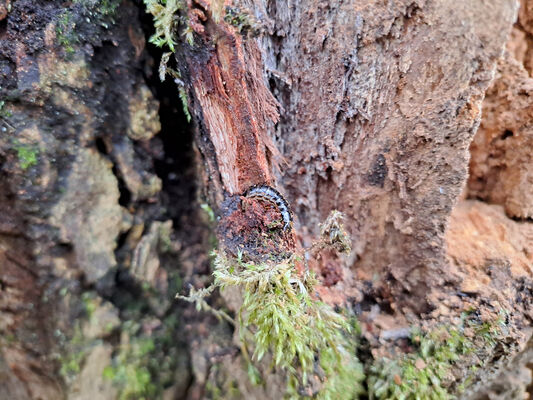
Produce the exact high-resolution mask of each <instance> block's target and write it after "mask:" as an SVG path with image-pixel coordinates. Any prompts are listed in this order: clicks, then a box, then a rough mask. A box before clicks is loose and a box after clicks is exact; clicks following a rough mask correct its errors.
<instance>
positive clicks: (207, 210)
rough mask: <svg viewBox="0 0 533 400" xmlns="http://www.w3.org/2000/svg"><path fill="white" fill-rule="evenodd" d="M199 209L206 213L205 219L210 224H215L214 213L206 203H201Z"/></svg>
mask: <svg viewBox="0 0 533 400" xmlns="http://www.w3.org/2000/svg"><path fill="white" fill-rule="evenodd" d="M200 208H201V209H202V210H204V212H205V213H206V215H207V219H208V221H209V222H210V223H213V222H215V212H214V211H213V209H212V208H211V207H210V206H209V204H207V203H202V204H200Z"/></svg>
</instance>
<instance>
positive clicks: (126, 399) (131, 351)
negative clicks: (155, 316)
mask: <svg viewBox="0 0 533 400" xmlns="http://www.w3.org/2000/svg"><path fill="white" fill-rule="evenodd" d="M161 322H162V324H161V325H160V326H159V328H158V329H156V330H155V331H154V332H152V333H151V334H150V335H148V334H146V333H144V332H143V331H142V324H141V323H139V322H136V321H133V320H131V321H126V322H124V324H123V325H122V331H121V335H120V345H119V347H118V351H117V352H116V354H115V356H114V357H113V360H112V363H111V365H108V366H107V367H105V368H104V371H103V376H104V378H106V379H109V380H111V381H112V382H113V384H114V385H115V386H116V387H117V388H118V390H119V397H118V399H119V400H131V399H135V400H138V399H157V398H160V397H161V396H162V393H163V390H164V388H165V387H168V386H170V385H171V384H172V381H173V379H174V371H175V368H176V364H177V360H178V358H179V355H178V347H177V346H176V341H177V339H176V338H175V337H174V334H175V332H176V326H177V319H176V317H175V316H174V315H170V316H169V317H167V318H166V319H164V320H163V321H161Z"/></svg>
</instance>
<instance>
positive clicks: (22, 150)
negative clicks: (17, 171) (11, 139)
mask: <svg viewBox="0 0 533 400" xmlns="http://www.w3.org/2000/svg"><path fill="white" fill-rule="evenodd" d="M14 148H15V151H16V152H17V158H18V160H19V165H20V168H22V169H23V170H27V169H28V168H30V167H33V166H34V165H37V156H38V154H39V149H38V148H37V147H36V146H34V145H29V144H22V143H17V144H15V146H14Z"/></svg>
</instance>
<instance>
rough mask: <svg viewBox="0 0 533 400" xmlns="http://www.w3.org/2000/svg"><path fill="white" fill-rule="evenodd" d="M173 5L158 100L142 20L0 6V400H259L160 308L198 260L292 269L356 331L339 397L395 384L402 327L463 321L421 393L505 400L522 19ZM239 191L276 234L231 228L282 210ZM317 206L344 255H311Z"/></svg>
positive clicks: (445, 2) (118, 5) (522, 129)
mask: <svg viewBox="0 0 533 400" xmlns="http://www.w3.org/2000/svg"><path fill="white" fill-rule="evenodd" d="M154 2H155V0H153V1H146V3H154ZM463 3H464V4H463ZM166 4H167V9H168V8H169V7H170V5H171V4H173V2H171V1H170V0H167V3H166ZM176 4H178V6H177V8H176V9H175V10H174V11H173V12H175V13H176V14H175V18H174V19H170V20H168V21H170V22H168V21H167V22H168V24H169V25H168V28H169V29H170V30H172V29H174V30H176V32H175V33H174V39H175V40H176V42H177V43H176V46H175V48H174V50H175V54H174V57H173V59H172V60H171V61H169V63H168V66H166V67H164V66H163V67H164V68H167V70H168V72H169V73H170V74H171V76H172V77H173V78H174V79H169V77H168V75H167V79H166V80H164V81H163V82H161V81H160V79H159V76H158V67H159V62H160V60H161V58H163V60H164V59H165V58H166V57H167V56H168V55H166V54H163V53H164V51H161V50H160V49H157V48H156V47H155V46H153V45H151V44H147V43H146V39H147V38H149V37H151V35H152V34H153V33H154V22H153V20H152V15H149V14H147V13H146V12H145V10H144V7H145V6H144V5H143V4H140V3H139V2H132V1H130V0H123V1H120V0H101V1H97V0H77V1H74V2H66V3H64V4H60V3H54V2H48V1H31V0H16V1H13V0H11V1H10V0H3V1H0V49H1V50H0V71H1V73H0V88H1V89H0V90H1V92H0V93H1V95H0V125H1V136H0V171H1V175H0V188H1V191H0V209H1V210H2V212H1V213H0V265H1V269H0V310H1V314H0V399H4V398H5V399H60V398H65V399H89V398H98V399H140V398H148V399H156V398H164V399H185V398H187V399H200V398H246V399H252V398H257V399H271V398H282V396H283V394H284V390H285V379H286V377H285V373H284V372H283V371H280V370H277V371H273V370H268V368H267V367H268V365H266V366H265V365H264V363H263V366H262V367H260V364H261V363H257V364H258V366H259V367H260V370H261V372H262V378H263V384H262V385H259V386H254V385H252V383H251V382H250V380H249V377H248V375H247V372H246V361H247V360H246V354H244V353H243V351H244V350H243V348H242V347H240V346H239V337H238V334H237V333H238V332H237V331H234V328H233V327H232V326H231V324H227V323H225V322H221V321H219V320H218V319H216V318H214V317H213V316H212V315H210V314H209V313H206V312H203V311H201V312H199V311H197V310H196V309H195V308H194V307H192V306H191V305H188V304H187V303H186V302H182V301H176V300H174V296H175V294H176V293H177V292H179V293H182V294H183V293H186V292H187V291H188V288H189V287H190V286H193V287H196V288H201V287H207V286H208V285H209V284H210V283H211V281H212V278H211V269H210V251H211V250H212V249H213V248H214V247H217V249H218V251H220V252H225V253H226V254H228V255H234V256H237V254H241V252H242V250H243V249H244V250H245V251H246V252H248V253H249V255H250V257H259V258H258V259H259V260H262V261H264V260H266V259H276V260H277V259H281V258H283V257H284V254H286V253H287V252H289V253H298V254H306V255H307V256H309V255H311V256H310V257H307V259H306V266H307V268H310V269H311V270H313V271H314V272H315V273H316V274H317V275H318V278H319V284H318V287H317V288H316V291H317V296H318V297H319V298H320V299H321V300H323V301H324V302H326V303H328V304H330V305H332V306H335V307H337V309H339V310H343V311H344V313H347V314H353V315H356V316H357V319H358V321H359V324H360V325H361V333H360V335H359V336H358V338H357V340H358V343H359V344H358V346H359V347H358V350H357V357H358V359H359V361H360V362H361V363H362V364H363V365H364V370H363V371H364V378H363V387H364V389H365V390H366V394H362V395H361V397H360V398H361V399H363V398H368V397H369V396H372V394H371V393H372V390H373V385H375V382H376V379H378V382H381V381H386V382H388V383H387V384H388V385H390V388H391V389H390V390H395V389H394V387H395V385H396V386H398V387H400V386H401V385H402V384H404V383H405V382H407V380H406V379H407V378H406V375H402V373H403V372H404V371H402V370H399V372H398V373H391V375H390V376H389V377H387V376H386V374H385V373H383V372H382V371H378V372H376V369H377V370H379V368H378V367H376V366H379V365H382V364H379V363H380V362H384V363H385V364H384V365H389V366H391V365H393V364H394V363H397V365H404V364H401V362H403V361H401V360H405V359H409V357H412V359H413V363H414V364H413V365H415V369H416V370H419V371H426V366H427V365H426V364H427V362H428V361H427V360H426V359H424V358H423V357H422V356H420V357H419V358H417V357H418V356H410V354H411V355H412V354H418V353H416V351H417V350H416V348H417V342H416V340H415V339H413V338H416V336H411V339H409V330H412V329H415V330H416V329H421V330H422V331H423V332H426V333H428V335H429V336H428V337H431V336H430V334H431V332H435V331H436V330H438V329H440V327H446V329H448V330H450V329H451V331H453V332H455V330H453V329H455V328H456V327H459V326H461V327H463V325H462V324H463V323H464V321H465V320H468V321H470V322H469V323H472V324H473V325H468V326H466V328H465V329H464V330H463V329H462V328H461V329H462V330H460V333H461V335H462V336H464V337H465V338H466V339H465V340H466V341H467V342H468V343H470V341H472V343H473V347H472V349H470V350H471V351H469V352H468V355H464V354H461V355H460V356H458V357H457V358H453V362H451V361H450V365H452V366H453V368H452V369H451V371H450V374H448V375H450V376H447V377H446V379H443V382H442V386H443V387H444V390H445V391H446V393H449V395H450V396H457V397H459V398H465V399H485V398H487V399H488V398H501V399H518V398H524V396H525V394H526V392H527V391H528V388H527V385H528V380H529V382H530V381H531V376H530V375H531V372H530V371H529V370H528V369H527V365H529V368H531V363H532V362H533V355H532V342H533V341H532V339H531V322H532V321H533V314H532V311H531V310H532V305H533V280H532V278H533V250H532V249H533V225H532V223H531V218H532V217H533V203H532V200H531V199H532V198H533V192H532V189H531V188H532V187H533V175H532V172H531V171H532V165H533V163H532V156H531V154H532V150H533V132H532V130H531V119H532V118H533V114H532V112H531V110H532V109H533V108H532V104H531V100H530V98H531V97H532V96H530V92H531V91H533V89H532V87H533V86H532V82H533V80H532V78H531V72H532V68H533V61H532V58H531V54H533V53H532V51H533V50H532V49H533V44H532V41H531V37H532V36H531V35H533V23H532V20H533V18H532V17H531V10H532V8H533V2H531V1H529V0H523V2H522V4H521V5H519V4H518V3H517V2H515V1H514V0H490V1H486V0H472V1H469V2H457V1H450V0H439V1H431V0H427V1H424V0H414V1H413V0H409V1H408V0H405V1H404V0H398V1H390V2H380V3H376V2H374V1H352V0H348V1H341V2H334V1H321V0H308V1H306V2H286V1H265V2H259V1H257V2H252V1H244V0H242V1H234V2H233V3H232V2H229V1H226V2H223V1H215V0H212V1H210V2H209V1H207V0H197V1H196V2H193V1H187V2H185V1H183V2H177V3H176ZM519 6H520V7H519ZM148 9H149V11H150V10H151V11H150V12H152V14H154V11H153V9H150V8H148ZM156 18H157V15H156ZM517 18H518V20H517ZM156 29H158V28H157V22H156ZM152 37H153V36H152ZM185 38H189V39H190V38H192V39H193V41H192V43H191V42H190V41H189V42H187V40H186V39H185ZM160 44H161V43H160ZM164 68H160V69H164ZM163 75H164V73H163ZM180 98H181V99H180ZM482 112H483V115H482ZM189 115H190V116H192V121H191V123H190V124H189V123H187V119H188V116H189ZM254 185H259V186H261V185H268V186H269V187H271V188H274V189H276V190H277V191H279V192H280V193H281V195H282V196H283V197H284V198H285V199H286V201H287V202H288V204H289V205H290V208H291V209H292V214H293V219H294V221H293V223H292V224H289V225H290V226H289V228H288V229H285V227H283V228H281V227H277V228H276V227H274V228H273V230H272V229H271V230H269V231H266V230H264V231H259V233H258V231H257V230H255V231H254V229H256V228H257V226H258V225H257V223H256V222H257V221H253V219H254V218H255V219H258V220H260V221H259V222H261V223H263V225H262V226H263V228H261V229H265V226H266V225H268V224H269V223H270V222H272V220H273V219H275V217H280V218H282V219H284V220H285V219H286V218H288V217H286V216H285V215H284V214H283V212H282V210H281V208H280V210H278V211H280V212H277V211H276V210H274V211H271V210H270V208H268V207H266V206H265V204H264V203H261V202H255V201H254V200H251V201H249V202H248V203H247V201H248V200H246V199H245V197H246V196H243V195H244V194H245V193H246V192H247V191H248V190H249V189H250V188H251V187H253V186H254ZM274 196H277V194H275V195H274ZM280 201H282V200H280ZM246 207H249V208H246ZM202 209H203V211H202ZM211 210H213V211H211ZM333 210H338V211H340V212H341V213H342V214H343V215H344V226H345V228H346V230H347V231H348V233H349V235H350V238H351V239H350V242H351V243H350V244H351V248H352V251H351V253H350V255H349V256H343V255H340V254H338V252H335V251H329V250H322V251H315V250H313V249H314V247H313V243H317V241H319V240H320V239H319V238H320V235H321V230H322V231H324V225H322V224H323V223H324V221H325V220H326V219H327V218H328V215H330V213H331V211H333ZM205 211H207V212H205ZM211 214H212V215H211ZM285 222H287V221H285ZM272 232H273V233H272ZM269 235H270V236H269ZM263 237H268V240H267V241H261V240H262V239H261V238H263ZM260 239H261V240H260ZM215 242H217V244H215ZM259 242H260V243H263V245H262V246H257V243H259ZM265 243H266V244H265ZM302 258H305V257H304V256H302ZM241 295H242V294H239V293H238V292H237V291H232V290H228V291H223V292H222V293H221V295H220V294H219V293H218V292H215V294H214V295H213V296H212V297H211V298H210V299H209V304H210V307H212V308H213V309H215V310H221V309H224V308H228V309H229V313H230V314H232V313H237V312H238V309H239V307H240V305H241V303H242V297H241ZM406 332H407V333H406ZM476 336H483V338H482V339H483V340H485V341H484V342H482V343H484V344H485V345H486V347H483V348H481V346H479V343H480V342H479V341H478V342H476V341H475V339H477V338H476ZM469 338H471V339H469ZM461 343H462V342H461ZM476 346H477V347H476ZM420 354H422V353H420ZM354 356H355V355H354ZM454 357H455V355H454ZM384 360H385V361H384ZM450 360H451V358H450ZM394 365H396V364H394ZM479 366H481V368H478V367H479ZM430 367H431V366H430ZM476 369H477V370H476ZM380 374H381V375H380ZM389 378H390V379H389ZM373 379H374V380H373ZM379 379H381V381H380V380H379ZM373 382H374V383H373ZM418 384H419V382H417V384H416V385H414V386H418ZM531 391H532V389H531V386H530V388H529V392H530V395H531ZM391 393H392V392H391ZM387 396H389V397H374V398H380V399H381V398H395V397H394V395H392V394H390V395H387ZM497 396H499V397H497ZM520 396H522V397H520ZM407 398H411V397H407ZM412 398H415V397H412ZM435 398H437V397H435ZM439 398H441V397H439Z"/></svg>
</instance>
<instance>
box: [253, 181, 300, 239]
mask: <svg viewBox="0 0 533 400" xmlns="http://www.w3.org/2000/svg"><path fill="white" fill-rule="evenodd" d="M244 195H245V196H246V197H248V198H250V199H258V200H263V201H266V202H268V203H271V204H274V205H276V207H278V210H279V212H280V214H281V217H282V218H283V223H284V224H283V230H284V231H285V230H287V229H288V228H290V227H291V224H292V213H291V209H290V207H289V203H288V202H287V200H285V199H284V198H283V196H282V195H281V194H280V192H278V191H277V190H276V189H274V188H273V187H270V186H268V185H256V186H252V187H251V188H250V189H248V190H247V191H246V193H245V194H244Z"/></svg>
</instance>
